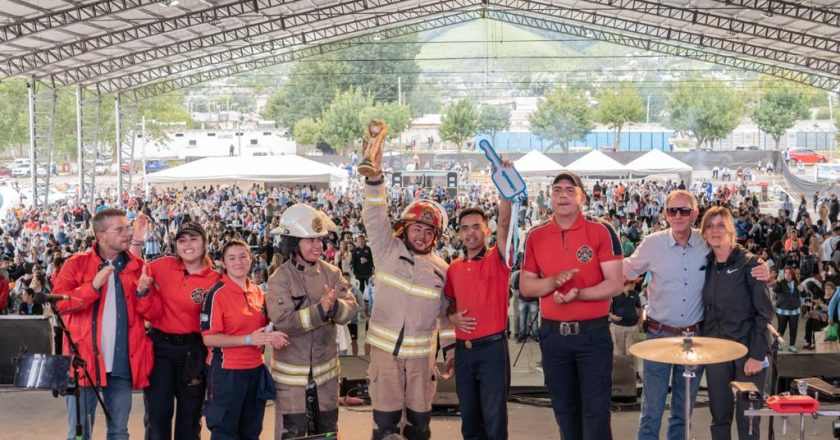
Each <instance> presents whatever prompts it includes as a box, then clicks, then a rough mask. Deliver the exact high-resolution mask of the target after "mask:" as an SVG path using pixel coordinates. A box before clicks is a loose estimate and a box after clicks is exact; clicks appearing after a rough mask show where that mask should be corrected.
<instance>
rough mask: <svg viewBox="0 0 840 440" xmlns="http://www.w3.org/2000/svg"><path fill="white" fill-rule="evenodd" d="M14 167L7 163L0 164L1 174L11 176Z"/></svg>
mask: <svg viewBox="0 0 840 440" xmlns="http://www.w3.org/2000/svg"><path fill="white" fill-rule="evenodd" d="M11 175H12V169H11V168H10V167H8V166H6V165H0V176H11Z"/></svg>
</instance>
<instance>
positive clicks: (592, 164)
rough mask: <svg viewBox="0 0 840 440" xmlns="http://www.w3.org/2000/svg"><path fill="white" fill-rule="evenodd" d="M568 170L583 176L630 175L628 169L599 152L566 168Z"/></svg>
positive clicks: (593, 151)
mask: <svg viewBox="0 0 840 440" xmlns="http://www.w3.org/2000/svg"><path fill="white" fill-rule="evenodd" d="M566 169H567V170H570V171H574V172H575V173H577V174H579V175H581V176H605V177H614V176H626V175H628V174H630V172H629V171H628V169H627V168H626V167H625V166H624V165H622V164H621V163H619V162H618V161H616V160H615V159H612V158H610V157H609V156H607V155H606V154H604V153H602V152H601V151H599V150H592V151H590V152H589V153H586V154H585V155H584V156H583V157H581V158H580V159H578V160H576V161H574V162H572V163H570V164H569V165H568V166H566Z"/></svg>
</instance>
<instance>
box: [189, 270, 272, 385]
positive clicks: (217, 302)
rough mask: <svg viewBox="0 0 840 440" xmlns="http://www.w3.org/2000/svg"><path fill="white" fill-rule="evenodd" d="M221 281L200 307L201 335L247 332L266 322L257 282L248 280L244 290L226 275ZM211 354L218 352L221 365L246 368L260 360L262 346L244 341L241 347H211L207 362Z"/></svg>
mask: <svg viewBox="0 0 840 440" xmlns="http://www.w3.org/2000/svg"><path fill="white" fill-rule="evenodd" d="M222 282H223V283H224V285H223V286H222V287H221V288H219V289H217V290H212V291H210V293H208V294H207V298H206V299H205V301H204V306H203V307H202V309H201V334H202V335H213V334H223V335H233V336H245V335H250V334H251V333H253V332H254V331H256V330H257V329H259V328H260V327H265V326H266V325H267V324H268V318H267V317H266V316H265V294H263V291H262V289H260V286H258V285H256V284H251V280H248V282H247V283H248V284H247V286H246V288H245V290H243V289H242V288H241V287H239V285H238V284H236V283H235V282H233V280H231V279H230V278H228V277H227V276H222ZM214 356H220V357H221V360H222V368H224V369H227V370H247V369H251V368H257V367H259V366H260V365H262V364H263V347H262V346H254V345H243V346H240V347H228V348H219V347H212V348H211V349H210V352H209V353H207V364H208V365H209V364H210V363H212V361H213V357H214Z"/></svg>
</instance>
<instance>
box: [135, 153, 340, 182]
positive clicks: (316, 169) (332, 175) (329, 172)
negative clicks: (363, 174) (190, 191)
mask: <svg viewBox="0 0 840 440" xmlns="http://www.w3.org/2000/svg"><path fill="white" fill-rule="evenodd" d="M346 180H347V171H346V170H342V169H340V168H336V167H334V166H330V165H325V164H322V163H320V162H316V161H314V160H310V159H306V158H304V157H300V156H297V155H281V156H243V157H207V158H204V159H199V160H196V161H193V162H189V163H186V164H184V165H179V166H177V167H174V168H169V169H166V170H163V171H158V172H156V173H151V174H149V175H147V176H146V181H147V182H148V183H152V184H154V183H193V182H232V181H234V182H235V181H248V182H273V183H292V184H328V185H330V186H336V185H341V184H343V183H344V182H346Z"/></svg>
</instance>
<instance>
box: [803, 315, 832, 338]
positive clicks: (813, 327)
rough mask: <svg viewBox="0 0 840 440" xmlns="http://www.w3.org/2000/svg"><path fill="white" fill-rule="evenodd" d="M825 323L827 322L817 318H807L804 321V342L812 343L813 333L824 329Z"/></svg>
mask: <svg viewBox="0 0 840 440" xmlns="http://www.w3.org/2000/svg"><path fill="white" fill-rule="evenodd" d="M827 325H828V323H827V322H824V321H820V320H819V319H813V318H808V320H807V321H805V342H807V343H809V344H813V343H814V333H815V332H818V331H820V330H822V329H824V328H825V326H827Z"/></svg>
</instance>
